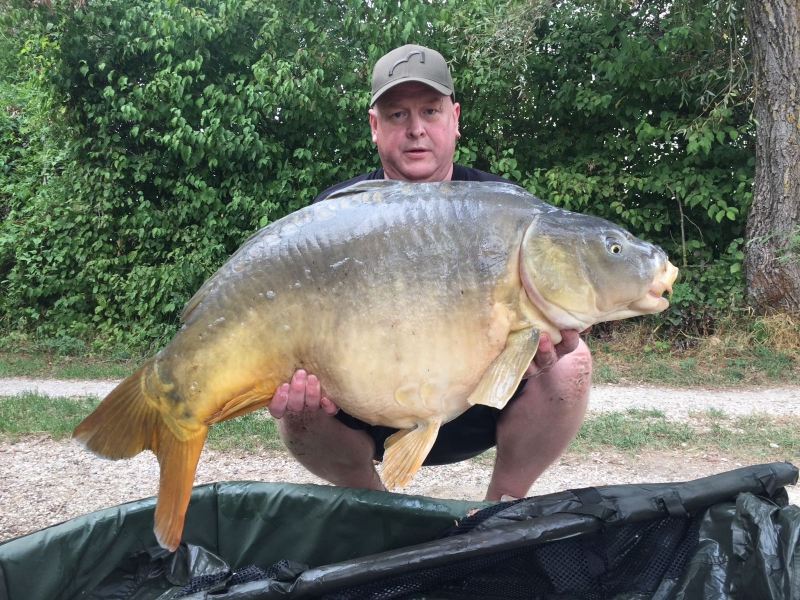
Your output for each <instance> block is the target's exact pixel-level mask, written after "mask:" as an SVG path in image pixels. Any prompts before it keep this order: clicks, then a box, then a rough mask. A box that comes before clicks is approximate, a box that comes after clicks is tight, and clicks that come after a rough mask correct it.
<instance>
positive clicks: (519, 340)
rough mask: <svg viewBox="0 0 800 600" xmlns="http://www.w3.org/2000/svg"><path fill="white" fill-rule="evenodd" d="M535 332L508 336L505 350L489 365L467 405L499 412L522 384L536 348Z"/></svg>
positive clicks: (518, 332)
mask: <svg viewBox="0 0 800 600" xmlns="http://www.w3.org/2000/svg"><path fill="white" fill-rule="evenodd" d="M539 333H540V332H539V329H538V328H536V327H529V328H527V329H520V330H519V331H513V332H511V333H510V334H509V335H508V340H507V341H506V347H505V348H504V349H503V351H502V352H501V353H500V356H498V357H497V358H495V359H494V362H493V363H492V364H491V365H489V368H488V369H487V370H486V373H484V374H483V377H482V378H481V380H480V382H478V386H477V387H476V388H475V390H474V391H473V392H472V394H471V395H470V397H469V399H468V402H469V403H470V404H473V405H474V404H485V405H486V406H493V407H494V408H503V407H504V406H505V405H506V403H507V402H508V400H509V398H511V396H513V395H514V391H515V390H516V389H517V387H518V386H519V382H520V381H522V376H523V375H524V374H525V370H526V369H527V368H528V365H530V364H531V361H532V360H533V356H534V355H535V354H536V349H537V348H538V347H539Z"/></svg>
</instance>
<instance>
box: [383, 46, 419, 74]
mask: <svg viewBox="0 0 800 600" xmlns="http://www.w3.org/2000/svg"><path fill="white" fill-rule="evenodd" d="M415 54H419V62H420V64H425V53H424V52H422V51H420V50H412V51H411V52H409V53H408V54H406V57H405V58H401V59H400V60H398V61H397V62H396V63H394V64H393V65H392V68H391V69H389V77H391V76H392V75H393V74H394V70H395V67H397V65H401V64H403V63H404V62H408V61H409V60H410V59H411V57H412V56H414V55H415Z"/></svg>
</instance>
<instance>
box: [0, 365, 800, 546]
mask: <svg viewBox="0 0 800 600" xmlns="http://www.w3.org/2000/svg"><path fill="white" fill-rule="evenodd" d="M114 385H116V382H74V381H69V382H67V381H53V380H49V381H34V380H28V379H2V378H0V396H8V395H14V394H18V393H21V392H23V391H25V390H38V391H39V392H40V393H46V394H49V395H53V396H85V395H95V396H103V395H105V394H106V393H107V392H108V391H109V390H110V389H112V388H113V387H114ZM589 408H590V411H602V410H624V409H625V408H658V409H659V410H663V411H664V412H665V413H666V414H667V415H668V416H669V417H670V418H672V419H685V418H688V417H689V415H690V414H691V413H692V412H696V411H703V410H707V409H709V408H714V409H718V410H723V411H725V412H726V413H729V414H742V413H750V412H754V411H761V412H768V413H771V414H793V415H800V388H775V389H759V390H722V391H720V390H702V389H695V390H669V389H664V388H651V387H641V386H639V387H622V386H595V387H594V388H593V390H592V396H591V400H590V407H589ZM781 459H784V460H789V461H791V462H793V463H794V464H796V465H797V464H800V457H792V456H785V457H781ZM757 462H763V461H757ZM748 464H755V463H754V462H750V461H747V460H745V459H741V458H738V459H737V458H735V457H733V456H732V455H726V454H723V453H709V452H704V451H699V450H697V449H693V448H685V449H681V450H680V451H670V452H646V453H641V454H636V455H632V454H626V453H622V452H615V451H598V452H591V453H589V455H588V456H586V455H582V456H578V455H573V454H567V455H565V456H563V457H562V458H561V459H560V460H559V461H557V463H556V464H554V465H553V466H551V467H550V469H549V470H548V471H547V472H546V473H545V474H544V475H543V476H542V477H541V478H540V479H539V480H538V481H537V482H536V483H535V484H534V486H533V487H532V488H531V490H530V492H529V495H540V494H547V493H551V492H557V491H562V490H566V489H570V488H580V487H586V486H593V485H608V484H624V483H655V482H662V481H685V480H690V479H696V478H698V477H704V476H706V475H712V474H715V473H720V472H723V471H729V470H731V469H735V468H737V467H740V466H744V465H748ZM491 467H492V465H491V460H490V459H486V458H479V459H474V460H471V461H466V462H463V463H458V464H455V465H447V466H441V467H424V468H423V469H422V470H421V471H420V473H418V474H417V476H416V477H415V478H414V481H413V482H412V483H411V484H410V485H409V486H407V487H405V488H403V489H401V490H398V492H399V493H407V494H415V495H424V496H431V497H437V498H455V499H466V500H476V501H477V500H481V499H482V498H483V495H484V494H485V491H486V484H487V482H488V480H489V475H490V473H491ZM234 480H236V481H283V482H288V483H315V484H320V485H324V484H325V482H324V481H322V480H320V479H318V478H316V477H314V476H313V475H311V474H310V473H308V472H307V471H305V469H303V468H302V467H301V466H300V465H299V464H297V463H296V462H295V461H294V460H293V459H292V458H291V457H289V456H288V454H286V453H284V452H281V451H267V450H262V451H258V452H247V453H245V452H242V451H227V452H221V451H214V450H209V449H205V450H204V451H203V455H202V456H201V458H200V464H199V467H198V471H197V476H196V479H195V484H198V485H199V484H203V483H210V482H214V481H234ZM0 482H2V485H0V506H2V512H1V513H0V540H4V539H8V538H12V537H16V536H18V535H23V534H25V533H28V532H31V531H35V530H38V529H42V528H43V527H47V526H49V525H53V524H56V523H60V522H62V521H64V520H66V519H69V518H72V517H75V516H78V515H82V514H85V513H88V512H91V511H94V510H99V509H102V508H107V507H109V506H114V505H117V504H121V503H123V502H128V501H132V500H138V499H140V498H146V497H149V496H153V495H155V494H156V491H157V484H158V465H157V463H156V460H155V457H154V456H153V455H152V454H150V453H143V454H140V455H138V456H136V457H134V458H132V459H129V460H124V461H117V462H112V461H107V460H103V459H100V458H97V457H95V456H93V455H92V454H90V453H88V452H86V451H84V450H83V449H81V448H80V447H79V446H77V445H76V444H74V443H72V442H71V441H69V440H61V441H54V440H52V439H51V438H50V437H49V436H43V435H32V436H25V437H23V438H22V439H20V440H18V441H17V442H16V443H13V444H12V443H10V442H8V441H0ZM789 494H790V499H791V501H792V503H793V504H800V488H798V486H792V487H791V488H789Z"/></svg>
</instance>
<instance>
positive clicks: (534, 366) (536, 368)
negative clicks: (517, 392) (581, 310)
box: [525, 329, 588, 379]
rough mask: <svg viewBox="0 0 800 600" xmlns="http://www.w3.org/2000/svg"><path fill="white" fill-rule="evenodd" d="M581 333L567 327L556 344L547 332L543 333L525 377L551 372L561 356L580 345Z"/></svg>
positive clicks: (529, 377)
mask: <svg viewBox="0 0 800 600" xmlns="http://www.w3.org/2000/svg"><path fill="white" fill-rule="evenodd" d="M586 331H588V329H587V330H586ZM580 333H584V332H580ZM580 333H578V332H577V331H575V330H574V329H566V330H564V331H562V332H561V341H560V342H559V343H558V344H555V345H554V344H553V342H552V340H551V339H550V336H549V335H548V334H547V333H542V336H541V338H539V348H538V349H537V350H536V354H535V355H534V357H533V362H532V363H531V365H530V366H529V367H528V370H527V371H525V377H526V378H528V379H531V378H533V377H538V376H539V375H541V374H542V373H547V372H549V371H550V370H551V369H552V368H553V367H555V366H556V363H557V362H558V361H559V359H560V358H561V357H563V356H565V355H567V354H569V353H570V352H572V351H573V350H575V348H577V347H578V340H579V339H580Z"/></svg>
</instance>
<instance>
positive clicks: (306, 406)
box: [269, 369, 339, 419]
mask: <svg viewBox="0 0 800 600" xmlns="http://www.w3.org/2000/svg"><path fill="white" fill-rule="evenodd" d="M318 410H322V412H324V413H327V414H329V415H335V414H336V413H337V412H339V407H338V406H336V405H335V404H334V403H333V402H331V401H330V399H329V398H327V397H325V395H323V393H322V386H320V384H319V379H317V377H316V376H315V375H308V374H307V373H306V372H305V371H304V370H303V369H298V370H297V371H295V372H294V375H292V380H291V382H289V383H283V384H281V385H279V386H278V389H277V390H275V395H274V396H272V400H271V401H270V403H269V414H271V415H272V416H273V417H274V418H276V419H280V418H281V417H283V416H284V415H285V414H286V413H301V412H317V411H318Z"/></svg>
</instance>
